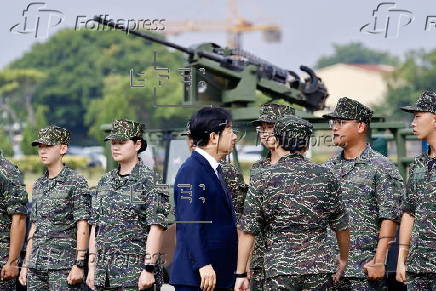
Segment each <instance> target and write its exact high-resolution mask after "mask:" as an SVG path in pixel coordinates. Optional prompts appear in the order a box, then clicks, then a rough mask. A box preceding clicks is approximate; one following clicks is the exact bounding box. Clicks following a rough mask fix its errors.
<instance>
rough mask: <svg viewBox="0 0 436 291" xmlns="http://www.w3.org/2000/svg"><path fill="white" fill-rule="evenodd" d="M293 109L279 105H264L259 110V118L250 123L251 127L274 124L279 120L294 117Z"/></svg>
mask: <svg viewBox="0 0 436 291" xmlns="http://www.w3.org/2000/svg"><path fill="white" fill-rule="evenodd" d="M294 114H295V109H294V108H293V107H291V106H286V105H280V104H264V105H262V107H261V108H260V115H259V118H258V119H256V120H254V121H253V122H252V124H253V125H255V126H257V125H260V123H261V122H268V123H274V122H276V121H277V120H279V119H280V118H282V117H284V116H288V115H294Z"/></svg>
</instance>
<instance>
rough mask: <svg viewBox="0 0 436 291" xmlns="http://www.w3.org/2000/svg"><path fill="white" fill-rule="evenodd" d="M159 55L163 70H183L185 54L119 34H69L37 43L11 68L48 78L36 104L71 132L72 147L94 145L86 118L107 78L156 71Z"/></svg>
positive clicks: (66, 31)
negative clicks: (131, 70)
mask: <svg viewBox="0 0 436 291" xmlns="http://www.w3.org/2000/svg"><path fill="white" fill-rule="evenodd" d="M155 51H156V52H157V56H158V57H157V62H158V64H159V65H160V66H161V67H164V66H166V67H168V68H170V69H171V70H176V69H177V68H180V67H182V63H183V60H184V59H183V56H182V54H180V53H178V52H170V51H168V49H167V48H165V47H163V46H162V45H158V44H154V43H150V42H147V41H144V40H143V39H139V38H137V37H134V36H127V35H126V34H125V33H121V32H119V31H86V30H81V31H74V30H72V29H65V30H62V31H59V32H58V33H56V34H54V35H53V36H52V37H51V38H50V39H49V40H48V41H47V42H45V43H38V44H35V45H34V46H33V47H32V50H31V51H30V52H28V53H26V54H25V55H23V57H21V58H20V59H18V60H16V61H14V62H13V63H11V64H10V66H9V67H10V68H11V69H24V68H37V69H38V70H41V71H43V72H45V73H46V74H47V78H46V79H45V81H44V82H42V83H41V84H40V86H38V88H37V89H36V92H35V98H34V100H33V101H34V104H36V105H43V106H47V108H48V113H49V114H48V115H47V120H48V122H49V123H50V124H51V123H55V124H57V125H59V126H62V127H66V128H68V129H70V130H71V131H72V143H75V144H84V145H85V144H92V143H94V141H93V140H92V139H90V138H89V135H88V132H89V127H90V126H92V125H91V124H90V123H85V122H84V118H83V116H85V115H86V113H87V111H88V110H91V111H92V110H93V109H92V108H90V105H91V104H94V103H92V100H98V99H101V98H102V97H103V87H104V80H105V78H106V77H107V76H109V75H119V76H123V78H125V79H127V80H128V78H129V71H130V69H134V71H135V72H141V71H143V70H145V69H147V68H150V67H153V61H154V59H153V57H154V52H155ZM154 73H155V74H159V72H157V71H156V72H154ZM100 110H101V108H100Z"/></svg>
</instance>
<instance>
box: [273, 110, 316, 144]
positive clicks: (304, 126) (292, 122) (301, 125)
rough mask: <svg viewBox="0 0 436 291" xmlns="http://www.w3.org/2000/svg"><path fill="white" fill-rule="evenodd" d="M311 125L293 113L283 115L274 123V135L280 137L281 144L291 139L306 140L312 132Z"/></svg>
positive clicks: (287, 142)
mask: <svg viewBox="0 0 436 291" xmlns="http://www.w3.org/2000/svg"><path fill="white" fill-rule="evenodd" d="M312 130H313V125H312V124H311V123H310V122H308V121H307V120H304V119H302V118H300V117H297V116H295V115H289V116H285V117H283V118H281V119H279V120H278V121H277V122H276V124H275V125H274V135H275V136H276V137H277V136H279V137H281V139H282V142H281V143H280V144H281V145H283V144H289V143H290V142H291V141H293V142H295V141H304V142H305V141H307V140H308V139H309V138H310V135H311V134H312Z"/></svg>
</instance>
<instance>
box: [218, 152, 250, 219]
mask: <svg viewBox="0 0 436 291" xmlns="http://www.w3.org/2000/svg"><path fill="white" fill-rule="evenodd" d="M220 164H221V167H222V169H223V174H224V180H225V182H226V185H227V187H229V190H230V191H231V192H232V204H233V208H234V210H235V212H236V221H237V222H238V221H239V219H240V218H241V216H242V213H243V212H244V201H245V196H246V195H247V191H248V186H247V184H245V182H244V177H243V176H242V174H241V172H240V171H239V169H238V168H237V167H236V166H235V165H232V164H231V163H229V162H226V161H221V162H220Z"/></svg>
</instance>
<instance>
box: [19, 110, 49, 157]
mask: <svg viewBox="0 0 436 291" xmlns="http://www.w3.org/2000/svg"><path fill="white" fill-rule="evenodd" d="M47 111H48V107H47V106H43V105H37V107H36V110H35V122H34V123H28V124H27V126H26V127H24V130H23V139H22V140H21V150H22V151H23V153H24V154H25V155H35V154H36V153H37V150H36V147H33V146H32V142H33V141H34V140H35V139H37V137H38V131H39V130H40V129H41V128H44V127H47V126H48V123H47V120H46V118H45V116H46V114H47Z"/></svg>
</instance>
